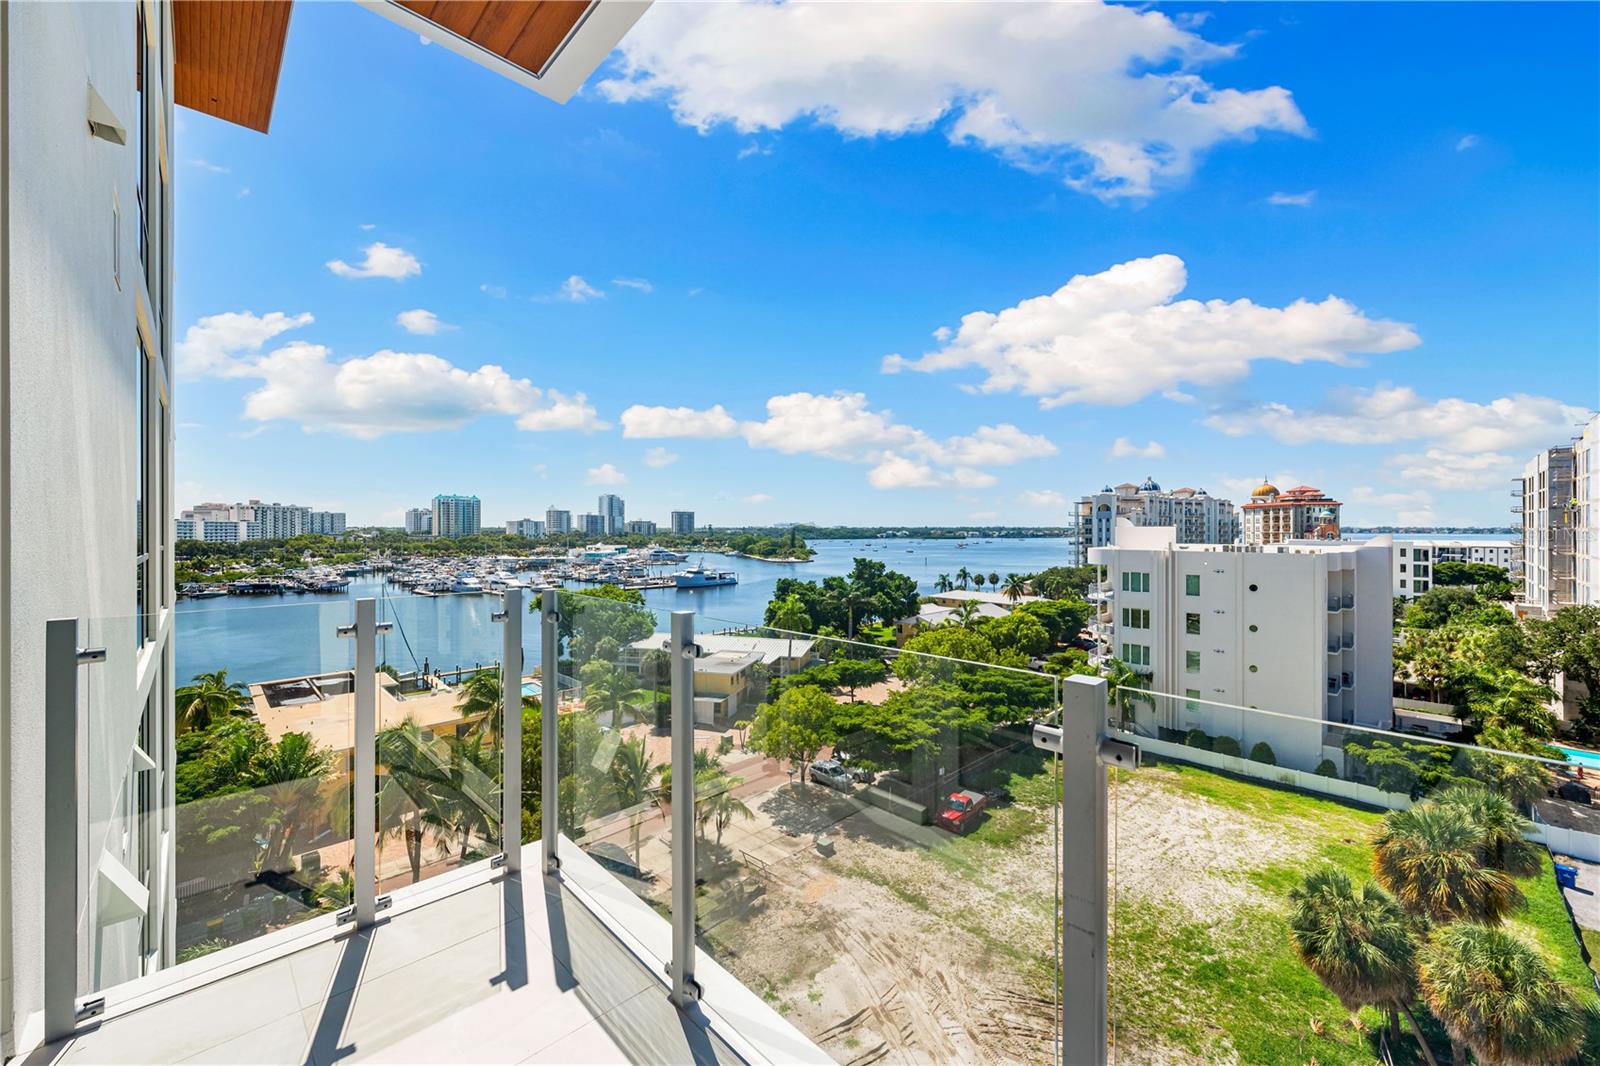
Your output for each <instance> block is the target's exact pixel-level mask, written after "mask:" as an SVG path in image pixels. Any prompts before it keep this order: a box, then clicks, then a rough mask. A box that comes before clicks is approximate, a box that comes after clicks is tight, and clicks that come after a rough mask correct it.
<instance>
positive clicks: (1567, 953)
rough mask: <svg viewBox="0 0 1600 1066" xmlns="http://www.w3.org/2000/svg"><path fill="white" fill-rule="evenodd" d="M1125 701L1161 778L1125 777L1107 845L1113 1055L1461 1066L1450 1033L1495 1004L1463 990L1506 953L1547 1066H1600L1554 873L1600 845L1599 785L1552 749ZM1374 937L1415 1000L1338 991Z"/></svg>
mask: <svg viewBox="0 0 1600 1066" xmlns="http://www.w3.org/2000/svg"><path fill="white" fill-rule="evenodd" d="M1127 699H1128V700H1129V701H1130V708H1129V711H1130V713H1127V714H1124V715H1123V717H1122V718H1121V721H1120V722H1119V726H1120V729H1119V730H1118V733H1119V734H1120V735H1122V736H1125V737H1127V738H1128V739H1130V740H1132V741H1134V742H1135V743H1137V744H1138V745H1139V748H1140V754H1141V765H1140V768H1139V769H1138V770H1137V771H1136V772H1133V773H1124V772H1120V771H1115V772H1114V778H1115V783H1114V785H1113V786H1112V802H1111V816H1110V824H1109V826H1108V832H1109V834H1110V838H1111V841H1112V844H1111V858H1110V862H1111V871H1112V872H1111V883H1112V885H1113V890H1112V895H1111V900H1110V904H1109V906H1110V910H1111V913H1112V915H1113V918H1112V930H1111V934H1110V943H1109V958H1110V963H1109V974H1110V976H1109V982H1110V992H1109V1012H1110V1017H1111V1022H1112V1024H1111V1033H1112V1041H1113V1045H1114V1048H1115V1049H1117V1051H1118V1053H1117V1054H1116V1055H1115V1057H1116V1058H1119V1059H1120V1058H1121V1057H1122V1054H1121V1052H1122V1051H1124V1050H1125V1051H1126V1053H1127V1054H1130V1055H1133V1056H1134V1057H1136V1058H1137V1059H1138V1060H1139V1061H1166V1060H1174V1059H1181V1060H1184V1061H1220V1060H1224V1059H1226V1060H1230V1061H1231V1060H1237V1061H1241V1062H1303V1061H1310V1060H1311V1059H1315V1060H1317V1061H1319V1062H1374V1061H1382V1062H1389V1061H1393V1062H1405V1063H1413V1062H1415V1063H1421V1062H1424V1061H1437V1062H1441V1063H1443V1062H1447V1061H1457V1062H1459V1061H1462V1059H1461V1058H1456V1059H1454V1060H1451V1059H1450V1057H1449V1056H1450V1052H1451V1047H1452V1044H1451V1037H1450V1035H1449V1031H1448V1030H1447V1029H1446V1026H1445V1021H1446V1020H1447V1019H1448V1020H1449V1021H1450V1022H1452V1023H1453V1024H1458V1025H1459V1024H1461V1019H1464V1018H1465V1017H1467V1012H1470V1011H1472V1010H1475V1009H1477V1008H1476V1007H1474V1006H1469V1005H1468V1004H1467V1003H1466V1001H1465V1000H1464V998H1463V997H1462V996H1461V994H1460V990H1459V989H1458V988H1456V987H1455V986H1454V985H1452V984H1451V980H1450V978H1449V977H1448V975H1447V974H1446V971H1447V970H1448V969H1449V968H1450V967H1451V966H1461V965H1465V964H1466V963H1465V962H1464V961H1463V960H1464V959H1466V960H1470V959H1471V958H1472V956H1471V954H1470V953H1471V951H1472V950H1473V945H1488V946H1489V947H1491V948H1493V949H1494V950H1495V951H1497V952H1500V953H1501V954H1502V956H1503V957H1504V958H1506V959H1509V960H1511V961H1510V962H1508V963H1507V965H1508V966H1517V967H1523V971H1522V973H1523V976H1525V977H1526V979H1527V980H1529V981H1530V983H1531V987H1529V988H1528V989H1527V991H1528V994H1530V995H1536V996H1538V997H1539V998H1540V1007H1539V1008H1538V1010H1540V1011H1541V1012H1542V1013H1541V1017H1542V1018H1543V1021H1542V1022H1541V1023H1540V1026H1541V1029H1542V1030H1543V1031H1542V1033H1541V1038H1542V1039H1548V1040H1549V1041H1550V1042H1551V1047H1552V1048H1553V1049H1554V1050H1552V1052H1551V1053H1550V1055H1549V1057H1547V1058H1545V1059H1543V1060H1542V1061H1547V1062H1569V1061H1570V1062H1593V1061H1600V1058H1597V1057H1596V1056H1597V1054H1600V1013H1597V1010H1596V1008H1597V1005H1600V1000H1597V997H1596V994H1595V993H1596V983H1595V982H1596V978H1595V974H1594V973H1593V972H1592V971H1591V970H1590V969H1589V967H1588V966H1587V965H1585V959H1586V955H1585V952H1584V949H1583V947H1582V946H1581V943H1580V939H1579V933H1578V930H1577V928H1576V927H1575V926H1574V923H1573V921H1572V919H1571V918H1570V917H1569V913H1568V910H1567V907H1566V906H1565V905H1564V903H1563V900H1562V891H1561V887H1560V885H1559V884H1558V880H1557V871H1556V869H1555V865H1554V864H1555V863H1560V862H1563V861H1565V860H1564V856H1566V855H1569V854H1574V853H1577V854H1593V847H1594V845H1595V843H1596V842H1597V841H1600V838H1597V837H1595V836H1593V835H1592V834H1593V833H1594V832H1595V831H1596V830H1597V829H1600V817H1597V816H1596V815H1595V814H1594V808H1593V807H1592V806H1591V805H1590V803H1589V798H1590V788H1591V786H1592V785H1593V782H1594V775H1593V772H1592V771H1588V772H1586V771H1585V769H1584V768H1583V767H1582V766H1580V765H1573V764H1571V763H1569V762H1567V761H1566V759H1565V758H1564V757H1562V756H1563V753H1562V752H1561V751H1559V750H1558V749H1555V748H1550V747H1539V748H1537V750H1535V751H1533V752H1505V751H1496V750H1491V749H1486V748H1483V747H1477V746H1472V745H1467V744H1460V743H1452V742H1449V741H1447V740H1443V739H1440V738H1436V737H1430V736H1426V735H1419V734H1401V733H1394V732H1390V731H1388V730H1385V729H1380V728H1376V727H1365V726H1361V725H1358V724H1354V723H1350V724H1346V723H1329V722H1326V721H1322V720H1321V719H1320V718H1319V717H1317V716H1315V715H1313V716H1312V717H1301V716H1297V715H1293V714H1286V713H1278V712H1273V711H1268V710H1257V709H1254V708H1241V707H1233V706H1227V705H1223V704H1217V703H1211V702H1208V701H1204V700H1194V699H1186V698H1183V697H1177V696H1172V695H1167V694H1160V693H1153V692H1150V693H1130V694H1128V696H1127ZM1347 919H1349V920H1350V921H1351V922H1354V923H1359V924H1355V925H1347V924H1344V923H1345V922H1346V920H1347ZM1489 930H1492V931H1493V932H1492V933H1491V932H1489ZM1496 937H1503V939H1495V938H1496ZM1364 942H1365V943H1366V944H1367V945H1368V948H1367V949H1368V950H1376V949H1375V948H1373V947H1372V945H1374V944H1376V945H1377V947H1378V948H1381V949H1382V950H1383V951H1384V952H1387V956H1386V957H1388V958H1392V959H1394V960H1395V963H1396V964H1395V967H1394V969H1393V972H1394V973H1396V974H1398V975H1399V979H1400V980H1401V981H1402V984H1401V985H1400V986H1398V987H1400V988H1402V989H1403V991H1402V992H1401V994H1400V995H1399V996H1398V997H1395V998H1392V999H1384V998H1383V997H1381V996H1371V995H1369V996H1363V995H1362V994H1360V993H1355V994H1352V993H1351V992H1350V991H1349V986H1348V985H1345V984H1343V983H1341V977H1340V974H1341V972H1342V971H1341V970H1340V967H1341V966H1342V965H1343V962H1344V961H1346V960H1348V959H1350V958H1353V957H1356V956H1355V953H1357V952H1359V951H1361V950H1363V947H1362V944H1363V943H1364ZM1369 957H1370V956H1369ZM1419 962H1420V963H1424V964H1425V966H1424V967H1423V968H1419V966H1418V964H1419ZM1458 972H1460V971H1458ZM1535 978H1537V980H1535ZM1533 989H1537V991H1534V990H1533ZM1502 991H1503V992H1507V991H1509V990H1504V989H1503V990H1502ZM1341 994H1342V995H1344V996H1345V997H1346V1002H1343V1003H1342V1002H1341V999H1340V995H1341ZM1180 1004H1181V1009H1179V1006H1178V1005H1180ZM1347 1006H1349V1007H1354V1008H1356V1009H1357V1011H1358V1014H1357V1020H1358V1023H1359V1024H1357V1025H1352V1024H1351V1014H1350V1010H1348V1009H1347ZM1500 1020H1501V1022H1502V1024H1507V1025H1510V1024H1513V1023H1512V1022H1511V1021H1510V1018H1509V1014H1507V1015H1502V1016H1500ZM1456 1031H1458V1032H1459V1031H1460V1030H1459V1029H1458V1030H1456ZM1419 1041H1420V1042H1425V1043H1426V1045H1427V1047H1428V1050H1429V1052H1431V1054H1432V1055H1433V1059H1432V1060H1429V1059H1427V1057H1426V1055H1425V1053H1424V1052H1423V1050H1422V1047H1421V1046H1420V1043H1419ZM1476 1046H1477V1047H1482V1046H1483V1045H1481V1044H1479V1045H1476ZM1473 1061H1479V1059H1477V1058H1474V1059H1473ZM1484 1061H1492V1059H1487V1058H1486V1059H1484Z"/></svg>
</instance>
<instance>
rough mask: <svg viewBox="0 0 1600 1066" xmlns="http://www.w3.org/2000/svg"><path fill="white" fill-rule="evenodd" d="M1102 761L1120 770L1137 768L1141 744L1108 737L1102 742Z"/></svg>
mask: <svg viewBox="0 0 1600 1066" xmlns="http://www.w3.org/2000/svg"><path fill="white" fill-rule="evenodd" d="M1100 762H1101V763H1102V764H1103V765H1105V766H1114V767H1116V768H1117V769H1119V770H1137V769H1138V768H1139V746H1138V745H1137V744H1129V743H1128V742H1127V741H1126V740H1113V739H1111V738H1110V737H1107V738H1106V739H1104V740H1102V741H1101V742H1100Z"/></svg>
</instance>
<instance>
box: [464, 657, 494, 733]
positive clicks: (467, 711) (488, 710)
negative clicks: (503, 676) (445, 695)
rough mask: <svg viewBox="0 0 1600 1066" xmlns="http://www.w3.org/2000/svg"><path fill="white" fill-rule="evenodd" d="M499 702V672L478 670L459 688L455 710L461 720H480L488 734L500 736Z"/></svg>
mask: <svg viewBox="0 0 1600 1066" xmlns="http://www.w3.org/2000/svg"><path fill="white" fill-rule="evenodd" d="M501 707H502V704H501V700H500V671H499V670H498V669H496V670H479V671H478V672H477V673H475V674H473V675H472V676H471V677H469V678H468V679H467V681H466V684H464V685H462V686H461V695H460V697H459V698H458V699H457V700H456V710H457V712H459V713H460V715H461V717H463V718H481V719H482V720H483V722H484V725H485V727H486V728H487V729H488V730H489V732H491V733H493V734H494V735H496V736H499V735H500V731H501V726H502V724H503V719H504V715H503V712H502V710H501Z"/></svg>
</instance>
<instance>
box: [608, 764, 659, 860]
mask: <svg viewBox="0 0 1600 1066" xmlns="http://www.w3.org/2000/svg"><path fill="white" fill-rule="evenodd" d="M660 773H661V766H660V764H659V763H657V762H655V760H653V759H651V758H650V752H649V749H648V748H647V747H646V745H645V738H644V737H635V738H634V739H632V740H624V741H623V742H622V743H620V744H618V745H617V754H616V756H615V757H614V758H612V760H611V768H610V775H611V788H612V790H613V791H614V792H615V793H616V797H617V806H618V808H619V809H623V810H626V809H627V808H630V807H637V806H639V805H640V804H644V803H648V802H650V797H651V796H652V795H654V789H655V783H656V778H657V777H658V776H659V775H660ZM641 821H642V819H641V818H640V817H639V815H638V814H634V815H633V816H632V817H630V818H629V819H628V822H629V825H628V829H629V834H630V839H629V843H630V844H631V845H632V847H633V865H634V866H638V865H639V825H640V822H641Z"/></svg>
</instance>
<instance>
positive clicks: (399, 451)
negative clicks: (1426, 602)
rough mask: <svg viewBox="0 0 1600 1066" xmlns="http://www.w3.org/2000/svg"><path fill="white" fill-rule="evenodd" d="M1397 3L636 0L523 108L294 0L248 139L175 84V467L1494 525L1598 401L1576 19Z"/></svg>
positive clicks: (216, 481)
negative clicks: (1333, 505)
mask: <svg viewBox="0 0 1600 1066" xmlns="http://www.w3.org/2000/svg"><path fill="white" fill-rule="evenodd" d="M1439 16H1440V11H1439V9H1438V8H1437V7H1413V6H1404V5H1392V6H1391V5H1363V6H1354V5H1298V4H1290V5H1274V4H1249V5H1216V6H1210V5H1203V6H1184V7H1182V8H1177V7H1172V8H1161V7H1157V8H1154V9H1147V8H1133V7H1123V6H1115V5H1108V6H1100V5H1091V4H1075V5H1066V6H1060V7H1055V8H1039V7H1033V6H1025V5H1007V6H1004V7H998V6H981V5H951V6H930V7H926V8H916V7H908V6H904V5H897V6H892V7H891V6H886V5H828V6H820V5H819V6H814V7H804V6H801V5H791V4H784V5H760V6H756V7H748V6H741V5H689V4H674V5H667V4H658V5H656V6H655V7H654V8H652V9H651V10H650V11H649V12H647V13H646V15H645V16H644V18H643V19H642V20H641V21H640V23H639V24H638V25H637V27H636V28H635V29H634V31H633V32H632V33H631V34H630V35H629V36H628V37H627V38H625V40H624V42H623V45H622V47H621V48H620V49H619V50H618V52H617V53H616V54H614V55H613V56H612V57H611V58H610V59H609V60H607V62H606V63H605V64H604V65H603V66H602V67H601V69H600V71H599V72H598V73H597V74H596V75H595V77H594V78H592V79H591V80H590V82H589V84H588V85H587V86H586V87H585V88H584V89H583V91H582V92H581V93H580V94H579V95H578V96H576V97H574V99H573V100H572V101H571V102H570V103H569V104H567V105H565V106H557V105H555V104H553V103H551V102H550V101H548V100H545V99H543V98H541V97H538V96H536V95H535V94H532V93H529V92H527V91H526V90H523V89H521V88H519V87H517V86H515V85H513V84H511V83H510V82H507V81H505V80H504V79H501V78H498V77H497V76H495V75H493V74H492V73H490V72H488V71H486V70H484V69H482V68H480V67H477V66H475V65H473V64H471V63H470V62H468V61H466V60H464V59H462V58H461V57H459V56H456V55H453V54H451V53H449V52H448V51H446V50H445V49H442V48H436V47H431V46H424V45H423V44H422V43H420V42H419V39H418V38H417V37H416V35H415V34H411V33H407V32H405V31H404V30H402V29H400V28H399V27H398V26H396V25H394V24H392V23H390V22H388V21H387V20H384V19H380V18H375V17H373V16H372V15H371V14H370V13H369V12H366V11H364V10H362V9H360V8H359V7H357V6H355V5H317V4H305V5H298V6H297V7H296V9H295V12H294V15H293V20H292V24H291V28H290V34H289V41H288V47H287V51H286V54H285V58H284V68H283V74H282V78H281V84H280V91H279V96H278V101H277V107H276V112H275V114H274V117H273V123H272V130H271V133H270V134H269V135H267V136H265V137H263V136H261V135H260V134H256V133H252V132H250V131H248V130H244V129H242V128H239V127H234V126H230V125H226V124H223V123H219V122H216V121H213V120H211V119H209V118H207V117H206V116H203V115H200V114H197V113H194V112H189V111H182V112H180V114H179V117H178V121H177V129H176V138H175V143H176V150H175V153H174V155H175V160H174V165H175V169H176V170H177V181H178V183H179V187H180V188H179V202H180V204H181V211H180V214H179V216H178V220H177V233H178V262H177V273H178V276H179V278H180V280H181V284H179V285H178V286H177V288H176V292H177V297H178V305H177V313H176V321H177V327H178V336H179V337H180V338H181V342H180V344H179V345H178V352H177V364H178V374H179V381H178V385H177V396H176V403H175V408H176V416H177V419H178V426H177V441H178V443H177V464H178V470H177V478H178V484H177V486H176V492H175V497H176V499H177V501H178V503H179V506H180V507H184V506H190V505H192V504H193V503H198V502H201V501H203V500H209V499H229V500H232V499H242V498H246V495H248V496H254V497H258V498H261V499H280V500H292V501H294V502H296V503H303V504H307V505H309V506H313V507H316V508H318V509H335V510H344V511H345V512H346V513H347V514H348V515H349V520H350V522H351V524H352V525H368V524H382V525H393V526H398V525H400V524H402V520H403V515H404V512H405V511H406V510H407V509H408V508H411V507H417V506H422V505H424V504H425V503H426V502H427V501H428V500H431V498H432V497H433V496H434V495H435V494H436V493H437V492H440V491H453V492H463V493H469V494H475V495H477V496H479V497H480V498H481V500H482V507H483V515H484V522H485V525H486V526H487V527H493V526H494V525H496V524H498V523H499V522H503V521H505V520H508V519H513V518H522V517H534V518H538V517H541V516H542V514H543V512H544V510H545V508H546V507H547V506H549V505H550V504H551V503H554V504H555V505H556V506H558V507H561V508H563V509H569V510H572V511H574V512H579V511H583V510H587V509H588V505H581V504H573V503H572V502H571V501H573V500H584V499H589V500H595V499H596V498H597V497H598V495H599V494H601V493H602V492H616V493H618V494H619V495H621V496H623V497H624V498H625V499H626V500H627V501H628V517H629V518H639V517H643V518H653V519H654V520H656V521H658V522H664V521H665V518H666V516H667V514H668V513H669V512H670V511H671V510H674V509H693V510H695V511H696V512H697V515H698V520H699V521H700V522H701V523H702V524H713V525H745V524H768V523H776V522H787V521H808V522H818V523H822V524H848V525H857V524H859V525H885V526H914V525H963V524H1000V525H1019V526H1028V525H1063V524H1065V523H1066V522H1067V520H1068V506H1069V505H1070V502H1071V501H1072V500H1073V499H1075V498H1076V497H1077V496H1079V495H1081V494H1083V493H1086V492H1091V491H1094V490H1096V489H1099V488H1100V487H1101V486H1102V485H1104V484H1107V483H1116V482H1120V481H1128V480H1131V481H1135V482H1137V481H1142V480H1143V479H1144V478H1145V477H1146V476H1153V477H1154V478H1155V479H1156V480H1157V481H1159V482H1161V483H1162V484H1163V485H1165V486H1168V487H1177V486H1180V485H1190V486H1193V487H1198V488H1205V489H1206V490H1208V491H1210V492H1211V493H1212V494H1213V495H1219V496H1227V497H1230V498H1232V499H1233V500H1234V501H1235V502H1238V501H1240V500H1242V499H1244V498H1246V497H1247V496H1248V494H1249V491H1250V489H1251V488H1253V487H1254V486H1255V485H1257V484H1259V483H1260V481H1261V479H1262V478H1263V477H1266V478H1268V479H1270V480H1272V481H1273V482H1274V483H1276V484H1279V485H1285V484H1290V485H1293V484H1301V483H1305V484H1310V485H1314V486H1317V487H1319V488H1322V489H1324V490H1325V491H1327V492H1328V493H1329V494H1330V495H1333V496H1335V497H1336V498H1338V499H1341V500H1343V501H1344V502H1345V504H1346V506H1345V509H1344V517H1345V521H1346V523H1347V524H1350V525H1382V524H1394V525H1481V526H1501V525H1505V524H1507V522H1508V521H1509V518H1510V515H1509V511H1508V508H1509V505H1510V495H1509V488H1510V485H1509V479H1510V478H1511V477H1513V476H1514V475H1515V474H1516V473H1518V472H1520V470H1521V468H1522V465H1523V463H1524V462H1525V461H1526V459H1527V458H1528V457H1529V456H1530V455H1531V454H1532V453H1533V452H1534V451H1535V450H1537V449H1539V448H1543V447H1549V446H1553V445H1557V444H1562V443H1566V442H1567V440H1568V439H1569V438H1570V436H1571V435H1572V434H1574V433H1575V432H1576V427H1575V426H1574V425H1573V423H1575V422H1578V421H1580V420H1581V419H1582V418H1584V417H1585V416H1586V415H1587V413H1588V410H1589V409H1590V408H1591V407H1592V406H1593V405H1595V404H1596V403H1597V402H1600V297H1597V286H1596V280H1597V278H1600V206H1597V199H1600V198H1597V194H1596V188H1597V185H1600V161H1597V155H1600V137H1597V129H1600V103H1597V101H1600V69H1597V60H1596V56H1595V54H1594V50H1593V48H1592V42H1593V40H1594V39H1595V35H1596V33H1597V31H1600V13H1597V9H1596V8H1595V7H1594V6H1592V5H1586V6H1576V5H1570V6H1567V5H1551V6H1538V7H1526V8H1520V9H1517V10H1516V12H1515V15H1514V16H1513V15H1512V14H1511V13H1510V12H1509V11H1508V10H1507V9H1506V8H1503V7H1497V6H1488V5H1459V6H1451V7H1450V8H1449V17H1447V18H1441V17H1439ZM1086 57H1092V58H1086ZM846 86H848V91H847V90H846V88H845V87H846ZM241 486H244V487H246V488H244V489H241V488H240V487H241ZM441 486H442V488H441Z"/></svg>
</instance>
